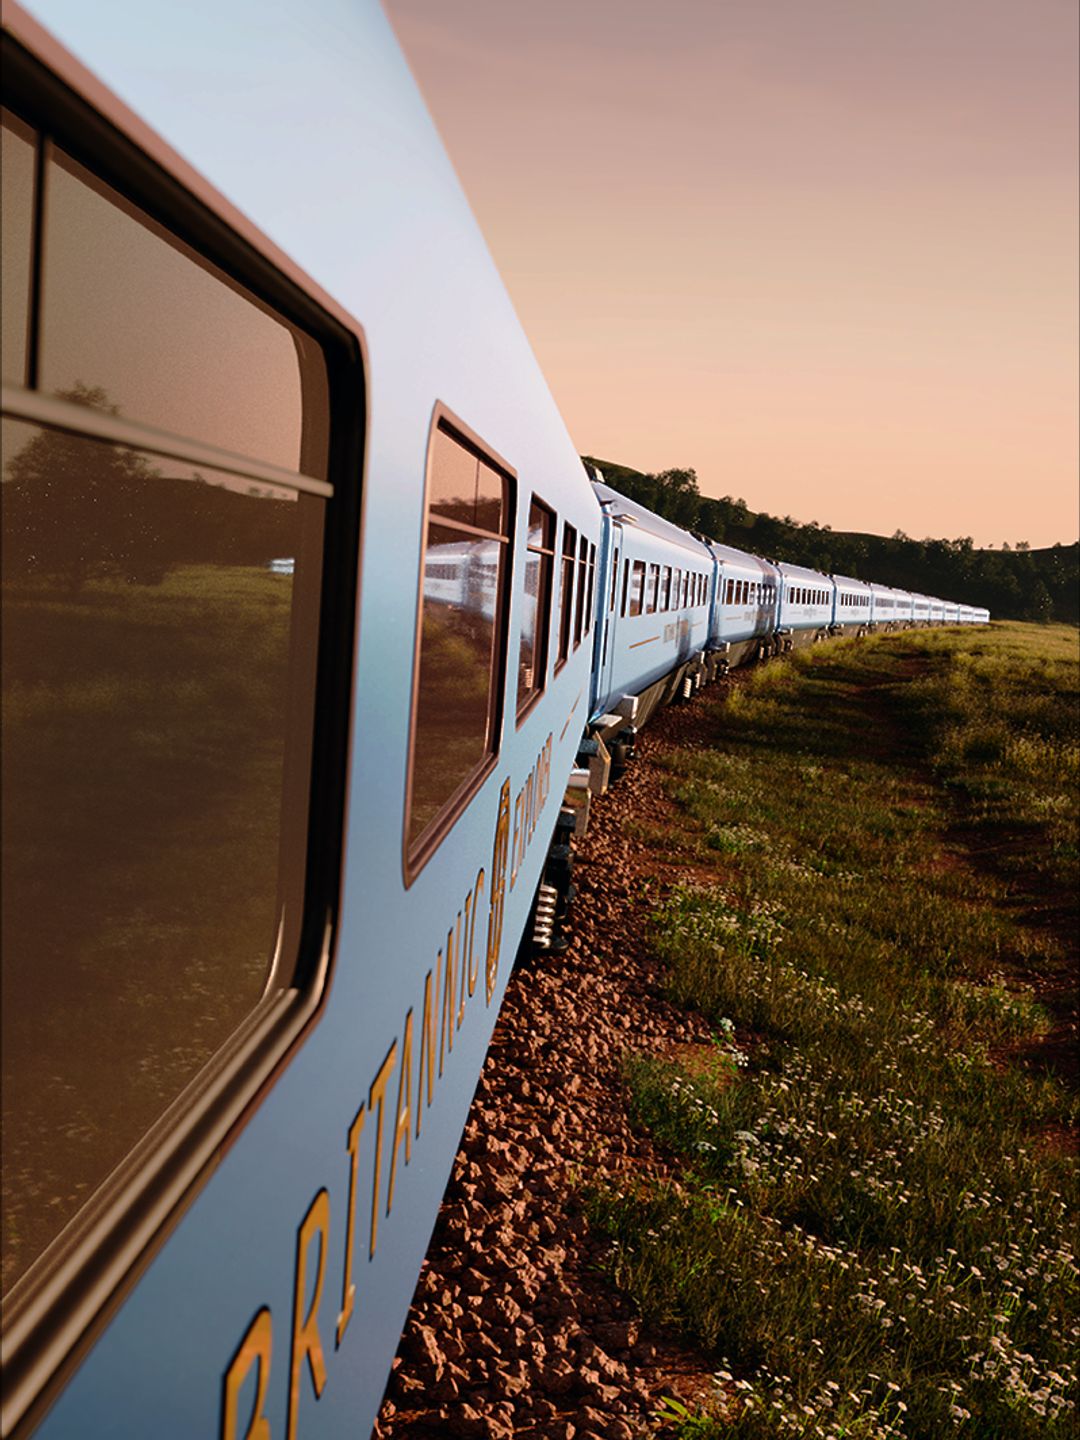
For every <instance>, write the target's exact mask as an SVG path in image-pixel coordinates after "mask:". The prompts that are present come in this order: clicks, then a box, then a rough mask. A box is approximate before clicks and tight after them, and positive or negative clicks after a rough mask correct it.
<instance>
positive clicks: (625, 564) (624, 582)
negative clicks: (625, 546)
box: [622, 560, 630, 615]
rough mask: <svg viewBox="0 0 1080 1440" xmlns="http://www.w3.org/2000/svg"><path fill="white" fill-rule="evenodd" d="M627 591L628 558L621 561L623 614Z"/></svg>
mask: <svg viewBox="0 0 1080 1440" xmlns="http://www.w3.org/2000/svg"><path fill="white" fill-rule="evenodd" d="M629 591H630V561H629V560H625V561H624V562H623V576H622V613H623V615H625V614H626V601H627V596H628V594H629Z"/></svg>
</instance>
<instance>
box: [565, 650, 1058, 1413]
mask: <svg viewBox="0 0 1080 1440" xmlns="http://www.w3.org/2000/svg"><path fill="white" fill-rule="evenodd" d="M1077 661H1078V652H1077V636H1076V632H1075V631H1072V630H1066V629H1064V628H1063V627H1058V628H1055V629H1050V630H1047V629H1042V628H1040V627H1035V626H1021V625H1007V626H1000V627H995V628H994V629H993V630H992V631H980V632H976V633H966V634H965V633H963V632H958V631H949V632H937V633H927V634H923V635H904V636H898V637H893V638H887V637H883V638H878V639H874V640H871V641H863V642H857V643H854V644H853V643H841V644H835V645H831V646H827V647H821V649H820V650H816V651H813V652H809V653H806V654H804V655H801V656H799V657H798V658H797V659H796V660H795V661H794V663H791V664H785V665H777V666H774V667H770V668H768V669H764V670H761V671H759V672H758V673H757V674H755V675H754V676H753V677H752V679H751V680H750V682H749V683H748V684H746V685H744V686H742V687H740V688H738V689H734V690H732V691H731V692H730V693H729V694H728V695H727V697H726V698H725V699H724V700H723V701H722V702H719V703H717V704H715V705H714V706H713V707H711V711H710V713H709V715H708V722H707V723H708V724H709V726H710V727H712V734H711V736H710V738H711V741H712V743H711V744H710V746H708V747H707V748H703V749H698V750H682V751H676V752H674V753H672V754H670V755H669V756H668V757H667V759H666V762H665V765H666V770H667V781H666V788H667V791H668V794H669V797H670V798H671V799H672V800H673V801H674V802H675V804H676V810H677V820H676V823H675V824H674V826H673V827H672V828H671V829H665V830H664V831H663V833H662V834H661V833H659V832H656V833H652V834H649V833H645V834H643V837H642V838H644V839H645V840H646V841H649V840H651V841H653V842H654V843H655V844H656V845H657V846H658V847H662V848H663V851H664V859H665V861H667V862H670V861H671V860H672V859H673V858H680V859H681V860H682V861H683V862H684V863H685V864H686V865H687V867H688V869H690V870H692V872H693V873H694V874H695V875H696V876H697V877H698V878H697V881H696V883H694V884H686V885H683V886H681V887H679V888H677V889H676V890H675V891H674V893H672V894H671V895H670V897H669V899H668V900H667V902H666V903H665V904H664V905H663V906H662V907H661V908H660V909H659V911H658V912H657V913H656V914H655V915H654V916H653V919H652V937H653V943H654V945H655V948H656V950H657V951H658V953H659V954H660V955H661V956H662V957H663V958H664V960H665V961H666V967H667V968H666V973H667V983H668V986H669V989H670V993H671V995H672V996H673V997H674V998H675V999H676V1000H677V1001H678V1002H680V1003H682V1004H685V1005H686V1006H688V1007H691V1008H695V1009H698V1010H700V1011H701V1012H703V1013H704V1014H705V1015H706V1016H707V1017H708V1020H709V1021H710V1023H711V1026H712V1027H713V1029H714V1033H715V1041H714V1045H713V1047H712V1050H711V1052H710V1053H708V1054H686V1053H680V1054H678V1055H674V1056H670V1057H668V1058H665V1059H659V1058H655V1057H648V1056H631V1057H630V1058H629V1059H628V1061H627V1063H626V1069H625V1079H626V1084H627V1087H628V1092H629V1099H630V1104H631V1106H632V1110H633V1114H634V1116H635V1118H636V1119H637V1121H638V1122H639V1123H640V1124H642V1125H643V1126H646V1127H647V1128H648V1129H649V1130H650V1131H651V1132H652V1134H653V1136H654V1137H655V1139H656V1141H657V1142H658V1143H659V1145H660V1146H661V1147H662V1149H663V1150H664V1151H665V1152H666V1153H667V1154H668V1156H669V1158H670V1159H671V1162H672V1165H673V1167H674V1173H675V1176H676V1177H677V1178H676V1179H675V1180H673V1181H672V1182H671V1183H668V1184H665V1185H657V1184H646V1183H644V1182H643V1183H642V1184H641V1186H640V1187H639V1189H638V1190H637V1193H631V1194H615V1193H611V1192H604V1191H600V1192H597V1193H596V1194H595V1195H594V1197H593V1202H592V1206H593V1217H594V1223H596V1224H598V1225H599V1226H600V1227H602V1229H603V1230H605V1231H606V1232H607V1233H608V1234H609V1235H610V1236H611V1237H612V1239H613V1242H614V1244H613V1249H612V1262H611V1263H612V1267H613V1272H614V1275H615V1277H616V1279H617V1281H618V1283H619V1284H621V1285H622V1286H624V1287H625V1288H626V1289H627V1290H629V1291H630V1292H631V1293H632V1294H633V1295H634V1296H635V1297H636V1298H637V1300H638V1302H639V1303H640V1305H641V1307H642V1310H643V1312H644V1313H645V1314H646V1315H647V1316H649V1317H651V1318H652V1319H654V1320H658V1321H662V1322H666V1323H669V1324H673V1325H674V1326H676V1327H677V1328H679V1329H681V1330H682V1331H683V1332H684V1333H685V1335H686V1336H687V1337H688V1338H689V1339H690V1340H691V1341H692V1342H693V1343H695V1344H696V1345H697V1346H698V1347H700V1348H701V1350H703V1351H704V1352H705V1353H706V1354H708V1355H710V1356H711V1357H713V1361H714V1363H715V1364H716V1366H717V1369H718V1376H717V1387H716V1404H715V1407H714V1408H713V1409H711V1410H710V1407H706V1409H705V1410H703V1411H701V1412H700V1413H695V1414H690V1413H688V1412H686V1411H685V1410H681V1407H679V1406H678V1405H677V1404H676V1403H674V1402H672V1403H670V1404H669V1405H668V1406H667V1407H666V1408H667V1418H668V1419H669V1420H670V1421H671V1423H672V1426H673V1428H674V1430H675V1432H676V1433H677V1434H678V1435H680V1436H681V1437H683V1440H686V1437H691V1436H692V1437H696V1440H707V1437H713V1436H715V1437H721V1436H723V1437H725V1440H727V1437H729V1436H739V1437H765V1436H785V1437H796V1436H807V1437H810V1436H825V1437H840V1436H844V1437H877V1436H909V1437H919V1440H924V1437H934V1436H942V1435H949V1436H952V1435H959V1436H964V1437H975V1436H978V1437H982V1440H990V1437H1005V1436H1008V1437H1035V1436H1039V1437H1055V1436H1060V1437H1064V1436H1065V1435H1072V1434H1074V1433H1075V1430H1074V1425H1075V1420H1076V1411H1075V1408H1074V1406H1075V1400H1076V1365H1075V1355H1076V1345H1077V1339H1078V1338H1080V1325H1078V1322H1077V1313H1076V1305H1075V1301H1076V1288H1077V1287H1076V1280H1077V1269H1076V1263H1075V1252H1074V1251H1073V1250H1072V1248H1071V1246H1070V1224H1071V1221H1072V1218H1073V1217H1072V1216H1071V1215H1070V1210H1071V1209H1072V1204H1071V1202H1072V1201H1073V1200H1074V1199H1075V1194H1076V1191H1075V1174H1076V1172H1075V1155H1074V1150H1075V1147H1074V1144H1073V1143H1072V1141H1073V1137H1074V1136H1075V1120H1076V1111H1075V1099H1074V1097H1073V1096H1072V1094H1071V1089H1070V1086H1069V1084H1068V1083H1066V1080H1065V1079H1063V1077H1062V1076H1061V1075H1060V1074H1057V1073H1055V1072H1054V1070H1053V1069H1052V1068H1051V1069H1050V1070H1046V1069H1045V1068H1040V1067H1039V1066H1038V1065H1034V1064H1032V1063H1030V1062H1031V1060H1032V1059H1033V1057H1034V1058H1038V1057H1039V1054H1040V1049H1041V1046H1040V1037H1043V1039H1044V1040H1045V1039H1047V1038H1050V1037H1049V1035H1048V1032H1050V1031H1051V1030H1052V1029H1053V1028H1054V1026H1055V1024H1056V1023H1057V1022H1056V1020H1055V1014H1054V1013H1052V1011H1051V1010H1048V1009H1047V1008H1046V1006H1045V1005H1043V1004H1041V1003H1040V997H1049V998H1050V1001H1051V1004H1052V1007H1053V1010H1054V1011H1056V1012H1057V1013H1058V1014H1060V1011H1061V1009H1062V1007H1063V1006H1067V1004H1068V997H1067V995H1066V994H1065V990H1066V989H1067V983H1068V982H1067V978H1066V977H1067V976H1068V973H1069V967H1070V955H1069V953H1068V947H1069V943H1070V941H1069V935H1070V928H1069V925H1070V919H1069V909H1070V906H1071V904H1072V901H1071V899H1070V897H1071V896H1072V895H1074V894H1075V890H1076V880H1077V869H1078V863H1077V862H1078V851H1077V828H1076V803H1077V775H1078V754H1080V747H1078V735H1077V697H1078V663H1077ZM704 877H707V878H704ZM1073 923H1074V922H1073ZM1047 1053H1050V1054H1053V1053H1054V1052H1053V1047H1049V1050H1048V1052H1047Z"/></svg>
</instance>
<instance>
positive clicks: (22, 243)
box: [0, 110, 35, 385]
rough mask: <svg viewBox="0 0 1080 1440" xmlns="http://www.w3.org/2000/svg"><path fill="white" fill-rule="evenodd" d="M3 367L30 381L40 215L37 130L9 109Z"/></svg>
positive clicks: (1, 157)
mask: <svg viewBox="0 0 1080 1440" xmlns="http://www.w3.org/2000/svg"><path fill="white" fill-rule="evenodd" d="M2 135H3V151H2V154H0V162H2V169H3V177H4V204H3V208H2V209H0V222H2V224H3V256H4V275H3V297H4V303H3V308H2V312H0V313H2V318H3V337H4V338H3V371H4V379H5V380H10V381H13V382H14V383H15V384H16V385H24V384H25V383H26V359H27V340H28V335H29V326H30V272H31V256H32V241H33V217H34V166H35V155H34V134H33V131H32V130H31V129H30V128H29V126H27V125H24V124H23V123H22V121H21V120H17V119H16V118H15V116H13V115H11V114H9V112H8V111H7V110H5V111H4V112H3V131H2Z"/></svg>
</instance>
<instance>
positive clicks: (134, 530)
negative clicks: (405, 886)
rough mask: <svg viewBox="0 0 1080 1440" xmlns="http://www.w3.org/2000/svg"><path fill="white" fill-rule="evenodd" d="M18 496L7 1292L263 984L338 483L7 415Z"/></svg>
mask: <svg viewBox="0 0 1080 1440" xmlns="http://www.w3.org/2000/svg"><path fill="white" fill-rule="evenodd" d="M0 493H2V496H3V575H4V579H3V677H4V679H3V776H2V780H3V783H2V796H3V832H4V837H5V845H4V861H3V894H4V906H5V909H4V933H3V941H4V1004H3V1040H4V1044H3V1066H4V1084H3V1106H4V1123H3V1153H4V1165H3V1173H4V1210H5V1215H6V1217H7V1224H6V1226H5V1237H6V1239H5V1253H4V1281H5V1288H6V1287H7V1285H8V1284H9V1283H10V1282H11V1281H12V1280H14V1279H16V1278H17V1277H18V1275H19V1274H21V1273H22V1271H23V1270H24V1269H25V1267H26V1265H27V1264H28V1263H29V1262H30V1261H31V1260H33V1259H34V1258H35V1256H36V1255H37V1254H38V1253H39V1252H40V1251H41V1250H42V1249H43V1248H44V1245H45V1244H46V1243H47V1242H48V1241H49V1240H51V1239H52V1237H53V1235H54V1234H56V1233H57V1231H58V1230H59V1229H60V1228H61V1226H62V1225H63V1223H64V1222H65V1221H66V1220H68V1219H69V1218H70V1217H71V1215H72V1214H73V1213H74V1211H75V1210H77V1209H78V1208H79V1206H80V1205H81V1203H82V1202H83V1201H84V1200H85V1199H86V1198H88V1196H89V1195H90V1194H91V1193H92V1192H93V1190H94V1189H95V1188H96V1187H97V1185H98V1184H99V1183H100V1182H101V1181H102V1180H104V1178H105V1177H106V1175H107V1174H108V1173H109V1171H110V1170H111V1169H112V1168H113V1167H114V1166H115V1165H116V1164H117V1163H118V1162H119V1161H120V1160H121V1159H122V1158H123V1156H124V1155H125V1154H126V1153H127V1152H128V1151H129V1150H130V1149H131V1147H132V1146H133V1144H134V1143H135V1141H136V1140H138V1139H139V1137H140V1136H141V1135H142V1134H143V1133H144V1132H145V1131H146V1130H147V1129H148V1128H149V1126H150V1125H151V1124H152V1123H153V1121H154V1120H155V1119H156V1118H157V1116H158V1115H159V1114H160V1113H161V1112H162V1111H163V1110H164V1109H165V1108H166V1106H167V1105H168V1104H169V1103H170V1102H171V1101H172V1100H173V1099H174V1098H175V1097H176V1095H178V1094H179V1092H180V1091H181V1090H182V1089H183V1088H184V1086H185V1085H186V1084H187V1082H188V1081H189V1080H191V1079H192V1078H193V1077H194V1075H195V1074H196V1072H197V1071H198V1070H199V1069H200V1068H201V1067H202V1066H203V1064H205V1062H206V1061H207V1060H208V1059H209V1058H210V1057H211V1055H212V1054H213V1053H214V1052H215V1050H217V1049H218V1048H219V1047H220V1045H221V1044H222V1042H223V1041H224V1040H225V1039H226V1038H227V1037H228V1036H229V1034H230V1033H231V1032H232V1031H233V1030H234V1029H235V1028H236V1026H237V1025H238V1024H239V1023H240V1022H241V1020H243V1019H244V1017H245V1016H246V1014H247V1013H248V1012H249V1011H250V1010H251V1009H252V1008H253V1007H254V1006H255V1005H256V1003H257V1002H258V1000H259V998H260V996H261V994H262V993H263V990H264V987H265V986H266V984H267V981H268V978H269V973H270V963H271V956H272V955H273V954H274V950H275V945H276V942H277V940H278V938H279V929H280V928H281V926H282V924H283V923H284V921H285V913H284V909H285V902H286V899H287V897H290V896H291V897H292V900H296V899H297V898H298V897H299V895H300V893H301V890H302V867H303V861H304V853H305V844H304V838H305V833H306V814H305V803H306V802H305V801H304V799H303V798H302V797H303V796H304V795H305V794H306V782H305V781H304V780H301V781H300V783H299V786H297V785H295V784H294V785H291V786H290V785H289V784H287V777H288V775H289V774H295V775H297V776H304V775H306V774H307V771H308V767H309V763H310V761H309V751H308V745H309V730H310V720H311V716H310V709H311V706H310V693H311V687H312V683H313V671H312V668H311V664H310V657H311V656H313V653H314V646H315V641H316V633H317V632H316V628H315V627H316V623H317V600H316V596H317V586H318V571H319V563H320V527H321V519H322V508H323V503H324V502H323V501H321V500H319V499H316V498H315V497H312V496H309V495H298V494H297V493H296V492H295V491H293V492H290V491H288V490H286V489H284V488H282V489H276V488H274V487H271V486H268V485H265V484H262V483H245V482H244V481H243V480H240V479H238V478H237V477H235V476H231V475H230V476H226V475H221V474H217V473H215V472H213V471H209V470H206V469H200V470H199V471H196V470H194V469H193V468H192V467H190V466H185V465H182V464H179V463H177V462H175V461H171V460H166V459H163V458H161V457H160V456H157V455H154V454H152V453H147V452H138V451H134V450H130V449H126V448H122V447H120V446H116V445H112V444H108V443H105V442H102V441H98V440H87V439H83V438H81V437H79V436H75V435H71V434H68V433H65V432H61V431H55V430H47V429H43V428H39V427H36V426H30V425H26V424H22V423H19V422H13V421H7V422H5V427H4V483H3V487H2V492H0ZM313 589H314V591H315V594H314V595H313V594H312V590H313ZM290 695H293V696H294V697H295V696H299V697H300V699H301V705H300V711H299V713H298V712H297V710H296V708H295V705H293V706H292V707H291V706H290V698H289V697H290ZM304 697H308V698H307V703H306V705H305V703H304ZM287 790H288V791H289V792H290V794H291V795H292V803H291V805H290V804H289V803H287V804H286V805H285V808H284V810H283V797H286V792H287ZM298 795H299V797H301V798H299V799H298V798H297V796H298ZM286 798H287V797H286ZM290 903H292V901H291V900H290ZM290 921H291V917H290ZM31 1197H33V1198H31Z"/></svg>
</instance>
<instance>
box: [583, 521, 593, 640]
mask: <svg viewBox="0 0 1080 1440" xmlns="http://www.w3.org/2000/svg"><path fill="white" fill-rule="evenodd" d="M595 587H596V546H595V545H593V544H592V543H591V542H590V544H589V590H588V594H587V595H586V597H585V634H586V635H589V634H591V633H592V627H593V591H594V589H595Z"/></svg>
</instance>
